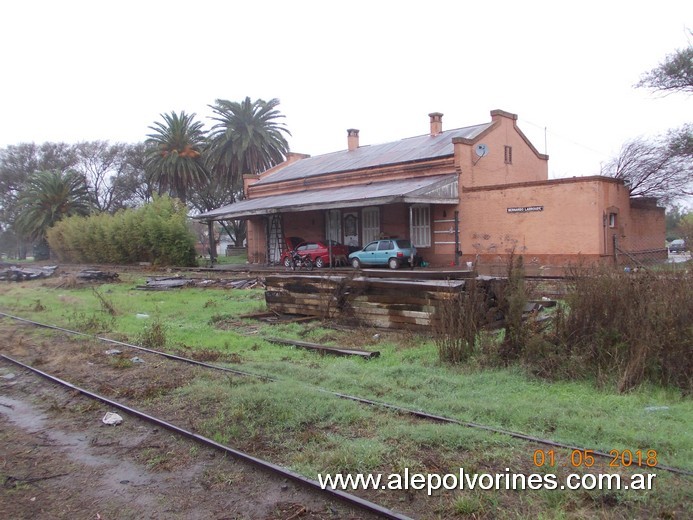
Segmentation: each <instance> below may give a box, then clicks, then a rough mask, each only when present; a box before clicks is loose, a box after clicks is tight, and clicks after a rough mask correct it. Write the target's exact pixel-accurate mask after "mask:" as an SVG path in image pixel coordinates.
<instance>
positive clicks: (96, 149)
mask: <svg viewBox="0 0 693 520" xmlns="http://www.w3.org/2000/svg"><path fill="white" fill-rule="evenodd" d="M125 147H126V145H124V144H121V143H116V144H110V143H109V142H108V141H88V142H81V143H77V144H76V145H74V149H75V153H76V155H77V157H78V163H77V165H76V166H75V170H76V171H78V172H79V173H80V174H81V175H82V176H84V178H85V179H86V180H87V185H88V186H89V195H90V197H91V199H92V204H93V205H94V207H95V208H96V209H97V210H98V211H107V212H111V211H113V210H114V209H116V208H115V207H114V206H115V202H116V201H115V195H116V193H115V189H114V182H113V181H114V179H115V178H117V177H118V176H119V175H120V174H121V173H122V169H123V159H124V153H125Z"/></svg>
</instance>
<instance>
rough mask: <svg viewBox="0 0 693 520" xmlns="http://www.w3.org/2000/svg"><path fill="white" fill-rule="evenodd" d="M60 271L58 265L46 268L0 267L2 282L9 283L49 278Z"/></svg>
mask: <svg viewBox="0 0 693 520" xmlns="http://www.w3.org/2000/svg"><path fill="white" fill-rule="evenodd" d="M57 269H58V266H57V265H46V266H32V267H26V266H17V265H9V266H3V267H0V280H6V281H8V282H23V281H25V280H38V279H39V278H49V277H51V276H53V274H54V273H55V271H56V270H57Z"/></svg>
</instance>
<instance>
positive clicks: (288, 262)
mask: <svg viewBox="0 0 693 520" xmlns="http://www.w3.org/2000/svg"><path fill="white" fill-rule="evenodd" d="M284 267H287V268H288V267H291V257H290V256H287V257H285V258H284Z"/></svg>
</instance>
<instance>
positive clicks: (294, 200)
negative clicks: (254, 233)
mask: <svg viewBox="0 0 693 520" xmlns="http://www.w3.org/2000/svg"><path fill="white" fill-rule="evenodd" d="M397 202H406V203H431V204H457V203H459V191H458V184H457V174H451V175H434V176H430V177H415V178H411V179H401V180H394V181H384V182H369V183H368V184H360V185H357V186H344V187H341V188H329V189H322V190H304V191H299V192H296V193H286V194H283V195H271V196H268V197H258V198H256V199H245V200H242V201H240V202H236V203H235V204H230V205H228V206H224V207H221V208H218V209H215V210H212V211H208V212H206V213H202V214H200V215H195V216H194V217H193V218H194V219H196V220H225V219H236V218H247V217H250V216H253V215H268V214H271V213H283V212H289V211H310V210H316V209H332V208H348V207H360V206H369V205H376V204H394V203H397Z"/></svg>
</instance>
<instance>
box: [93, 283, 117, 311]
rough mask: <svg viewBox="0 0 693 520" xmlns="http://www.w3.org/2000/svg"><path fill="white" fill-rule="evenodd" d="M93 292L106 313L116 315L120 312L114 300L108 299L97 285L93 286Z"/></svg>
mask: <svg viewBox="0 0 693 520" xmlns="http://www.w3.org/2000/svg"><path fill="white" fill-rule="evenodd" d="M92 292H93V293H94V296H96V299H97V300H98V301H99V304H100V305H101V310H102V311H103V312H104V313H106V314H110V315H111V316H115V315H117V314H118V311H116V309H115V306H114V305H113V302H112V301H111V300H109V299H107V298H106V297H105V296H104V295H103V294H101V291H99V290H98V289H97V288H96V287H93V288H92Z"/></svg>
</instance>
